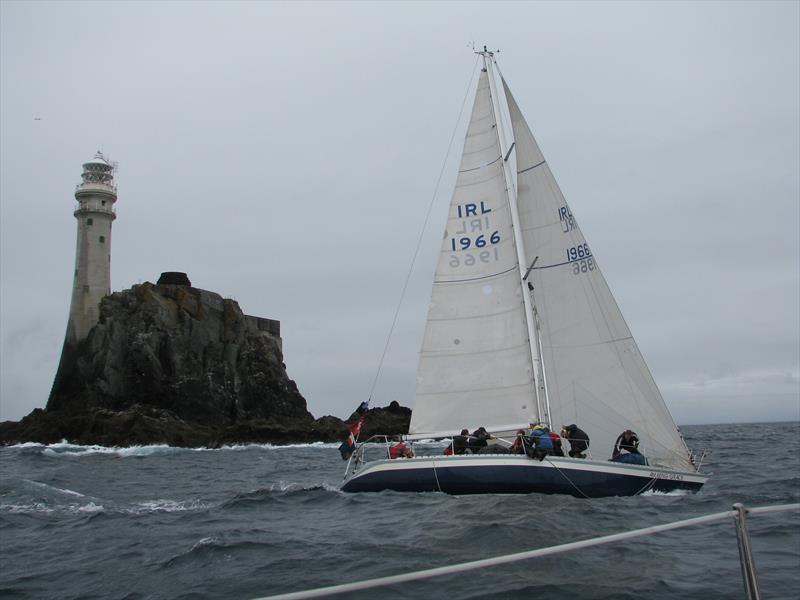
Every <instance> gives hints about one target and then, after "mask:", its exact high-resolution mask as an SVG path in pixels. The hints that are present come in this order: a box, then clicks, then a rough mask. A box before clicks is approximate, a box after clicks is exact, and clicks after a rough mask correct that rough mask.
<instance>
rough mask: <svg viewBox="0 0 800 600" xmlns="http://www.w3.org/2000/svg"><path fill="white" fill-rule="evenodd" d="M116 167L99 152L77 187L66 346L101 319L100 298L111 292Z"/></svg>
mask: <svg viewBox="0 0 800 600" xmlns="http://www.w3.org/2000/svg"><path fill="white" fill-rule="evenodd" d="M116 167H117V165H116V163H112V162H110V161H109V160H108V159H107V158H106V157H105V156H103V154H102V153H101V152H97V154H95V155H94V158H93V159H92V160H90V161H89V162H86V163H83V173H82V174H81V180H82V181H81V182H80V183H79V184H78V186H77V188H76V189H75V200H77V201H78V205H77V207H76V209H75V212H74V215H75V218H76V219H77V220H78V241H77V246H76V249H75V274H74V277H73V280H72V301H71V303H70V307H69V321H68V323H67V335H66V339H65V340H64V345H65V346H72V345H75V344H77V343H79V342H81V341H83V340H84V339H86V336H87V335H89V331H91V329H92V327H94V326H95V324H96V323H97V321H98V319H99V316H100V300H102V299H103V297H104V296H107V295H108V294H110V293H111V224H112V223H113V222H114V219H116V218H117V215H116V214H115V212H114V203H115V202H116V201H117V187H116V185H115V183H114V172H115V171H116Z"/></svg>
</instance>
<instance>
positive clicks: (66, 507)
mask: <svg viewBox="0 0 800 600" xmlns="http://www.w3.org/2000/svg"><path fill="white" fill-rule="evenodd" d="M104 510H105V507H104V506H103V505H102V504H95V503H94V502H87V503H86V504H52V505H51V504H48V503H46V502H35V503H33V504H13V503H11V504H0V513H2V512H6V513H11V514H35V513H71V514H79V513H97V512H102V511H104Z"/></svg>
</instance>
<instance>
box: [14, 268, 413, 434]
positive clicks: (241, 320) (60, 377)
mask: <svg viewBox="0 0 800 600" xmlns="http://www.w3.org/2000/svg"><path fill="white" fill-rule="evenodd" d="M278 325H279V324H278V323H277V322H275V321H268V320H266V319H258V318H255V317H249V316H247V315H244V314H243V313H242V311H241V309H240V308H239V305H238V304H237V303H236V302H235V301H233V300H228V299H223V298H222V296H220V295H218V294H215V293H213V292H208V291H206V290H200V289H197V288H192V287H188V286H186V285H177V284H163V285H153V284H151V283H143V284H141V285H135V286H133V287H132V288H131V289H129V290H124V291H122V292H116V293H114V294H111V295H110V296H107V297H105V298H104V299H103V301H102V303H101V305H100V319H99V322H98V323H97V325H95V327H94V328H93V329H92V330H91V332H90V333H89V336H88V337H87V338H86V339H85V340H83V341H82V342H81V343H80V344H78V345H77V346H70V345H65V346H64V350H63V352H62V357H61V363H60V365H59V369H58V373H57V374H56V378H55V381H54V384H53V389H52V391H51V393H50V399H49V401H48V403H47V408H46V410H42V409H36V410H34V411H33V412H32V413H31V414H30V415H28V416H27V417H25V418H23V419H22V420H21V421H20V422H18V423H14V422H10V421H7V422H5V423H0V443H2V444H9V443H17V442H25V441H35V442H42V443H53V442H57V441H60V440H62V439H67V440H69V441H71V442H74V443H81V444H101V445H107V446H128V445H136V444H153V443H166V444H170V445H175V446H211V447H215V446H220V445H223V444H233V443H248V442H252V443H264V442H270V443H302V442H313V441H328V442H330V441H336V440H339V439H341V438H342V437H343V435H346V433H347V426H346V425H345V423H344V422H343V421H341V420H340V419H338V418H336V417H322V418H321V419H317V420H316V421H315V420H314V417H313V416H312V415H311V413H309V412H308V410H307V408H306V401H305V399H304V398H303V397H302V396H301V395H300V392H299V391H298V389H297V386H296V385H295V383H294V381H292V380H291V379H289V377H288V375H287V374H286V369H285V366H284V364H283V354H282V351H281V339H280V337H279V334H278V333H277V332H278V331H279V330H278V329H277V327H278ZM410 415H411V411H410V409H407V408H403V407H401V406H399V405H398V404H397V403H396V402H393V403H392V404H391V405H390V406H389V407H387V408H383V409H381V408H377V409H372V410H370V411H369V412H368V414H367V418H366V420H365V425H364V428H363V430H362V435H361V438H362V439H366V437H368V436H370V435H374V434H387V435H391V434H395V433H405V432H407V431H408V423H409V419H410Z"/></svg>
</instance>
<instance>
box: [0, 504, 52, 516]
mask: <svg viewBox="0 0 800 600" xmlns="http://www.w3.org/2000/svg"><path fill="white" fill-rule="evenodd" d="M0 512H8V513H12V514H30V513H51V512H55V509H54V508H51V507H49V506H47V505H46V504H45V503H44V502H37V503H35V504H0Z"/></svg>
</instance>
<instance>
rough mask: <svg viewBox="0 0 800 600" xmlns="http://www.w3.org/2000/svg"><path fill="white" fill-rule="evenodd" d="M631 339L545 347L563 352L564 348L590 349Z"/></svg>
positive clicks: (629, 337) (623, 338)
mask: <svg viewBox="0 0 800 600" xmlns="http://www.w3.org/2000/svg"><path fill="white" fill-rule="evenodd" d="M632 339H633V336H632V335H629V336H627V337H621V338H615V339H613V340H603V341H600V342H595V343H593V344H569V345H558V346H555V345H553V344H550V345H549V346H546V347H547V348H550V349H558V350H563V349H564V348H590V347H592V346H603V345H605V344H616V343H617V342H624V341H626V340H632Z"/></svg>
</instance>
